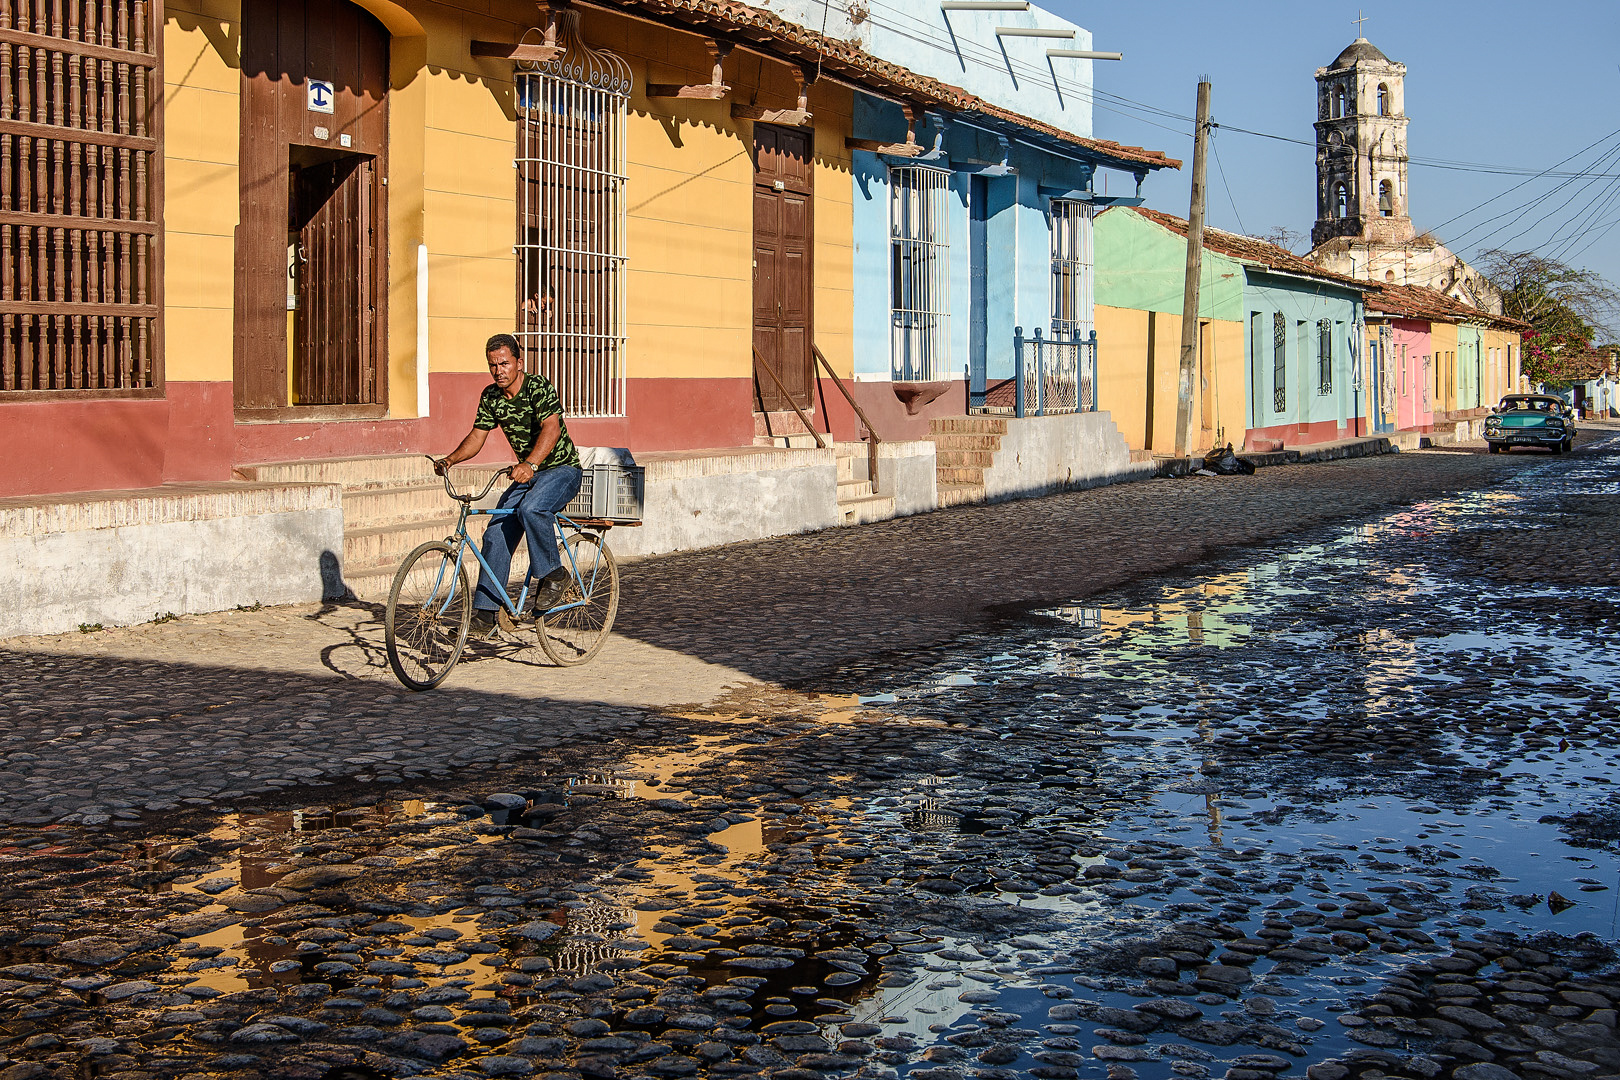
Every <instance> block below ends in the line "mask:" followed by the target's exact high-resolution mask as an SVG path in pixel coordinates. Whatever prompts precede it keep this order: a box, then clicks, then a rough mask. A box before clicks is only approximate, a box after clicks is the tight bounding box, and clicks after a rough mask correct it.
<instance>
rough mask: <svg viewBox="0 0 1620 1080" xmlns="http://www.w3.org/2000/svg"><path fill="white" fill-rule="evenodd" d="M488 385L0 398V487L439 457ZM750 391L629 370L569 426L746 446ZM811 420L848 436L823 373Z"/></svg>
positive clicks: (87, 485) (75, 485) (746, 382)
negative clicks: (596, 408)
mask: <svg viewBox="0 0 1620 1080" xmlns="http://www.w3.org/2000/svg"><path fill="white" fill-rule="evenodd" d="M488 384H489V376H488V375H486V374H484V373H483V372H445V373H440V374H435V375H431V376H430V377H429V380H428V389H429V395H430V409H429V415H428V416H426V417H422V418H419V419H402V420H390V419H380V420H281V421H247V422H239V421H238V420H237V419H236V415H235V409H234V406H233V395H232V387H231V384H230V383H228V382H170V383H169V384H168V386H167V388H166V397H165V398H163V399H158V400H146V401H116V400H114V401H105V400H103V401H72V400H68V401H43V402H18V403H15V404H0V445H3V446H4V447H5V449H6V451H7V456H8V459H9V460H8V464H7V467H6V468H5V469H4V470H0V496H18V495H51V494H61V493H66V492H74V491H108V490H122V489H128V488H143V487H153V486H156V485H158V484H162V483H169V482H176V481H188V480H194V481H211V480H227V479H229V478H230V476H231V470H232V469H233V468H235V467H237V466H240V465H251V464H258V463H262V462H269V461H306V460H312V459H318V458H335V457H362V456H368V455H374V454H414V453H431V454H447V453H449V452H450V451H451V450H453V449H455V447H456V444H457V443H458V442H460V441H461V438H462V436H463V435H465V434H466V433H467V431H468V429H469V428H471V427H472V420H473V413H474V412H475V410H476V408H477V404H478V395H479V393H480V392H481V391H482V390H483V388H484V387H485V386H487V385H488ZM886 392H887V388H886V386H885V393H886ZM753 395H754V389H753V381H752V380H751V379H631V380H629V382H628V384H627V386H626V399H625V404H626V412H627V414H628V415H626V416H623V417H608V418H600V419H587V418H576V419H572V420H569V421H568V429H569V433H570V434H571V435H572V436H573V438H574V441H575V442H576V443H578V444H579V445H581V446H626V447H629V448H630V449H631V451H632V452H646V451H652V450H702V449H710V448H719V447H732V446H749V445H752V444H753V441H754V415H753V413H754V407H755V402H754V396H753ZM889 400H890V402H893V396H892V395H890V396H889ZM864 404H865V402H864V400H863V405H864ZM896 404H897V403H896ZM868 411H869V412H870V411H872V410H871V408H870V407H869V410H868ZM903 411H904V410H901V412H902V413H903ZM958 411H960V410H958ZM812 420H813V422H814V423H815V426H816V428H817V430H818V431H822V432H826V431H827V430H829V424H830V430H831V432H832V435H833V437H834V438H835V439H839V440H846V441H847V440H853V439H854V438H855V437H856V434H855V430H856V423H855V416H854V413H853V412H852V411H851V410H850V408H849V405H848V404H847V403H846V402H845V401H844V398H843V395H842V394H840V393H838V390H837V387H835V386H833V385H832V384H831V383H830V381H828V380H823V381H822V385H821V386H820V387H819V388H818V393H817V396H816V399H815V401H814V407H813V415H812ZM873 422H874V423H876V424H877V425H878V431H879V433H880V434H881V435H882V436H883V437H884V438H886V439H888V438H897V437H899V436H897V435H894V434H891V428H893V427H894V425H887V426H886V425H885V422H884V421H880V420H878V418H877V416H876V415H874V416H873ZM924 426H925V427H926V423H925V424H924ZM476 460H479V461H505V460H511V448H510V447H509V446H507V444H506V442H505V440H503V439H499V438H496V439H491V440H490V441H489V443H488V444H486V446H485V448H484V452H483V453H482V454H480V455H479V456H478V458H477V459H476Z"/></svg>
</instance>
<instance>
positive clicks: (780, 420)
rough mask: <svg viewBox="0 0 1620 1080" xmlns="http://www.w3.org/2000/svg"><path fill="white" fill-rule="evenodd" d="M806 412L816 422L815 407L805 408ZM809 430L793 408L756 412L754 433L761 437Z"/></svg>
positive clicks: (801, 432) (802, 432)
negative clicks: (780, 410)
mask: <svg viewBox="0 0 1620 1080" xmlns="http://www.w3.org/2000/svg"><path fill="white" fill-rule="evenodd" d="M804 413H805V415H806V416H808V417H810V422H811V423H815V420H816V411H815V409H814V408H813V407H812V408H809V409H806V410H804ZM808 430H809V429H808V428H806V427H805V426H804V421H802V420H800V419H799V414H798V413H796V412H794V411H793V410H792V409H785V410H783V411H782V412H771V413H761V412H757V413H755V414H754V435H755V436H757V437H760V438H769V437H774V436H777V435H803V434H805V433H806V432H807V431H808Z"/></svg>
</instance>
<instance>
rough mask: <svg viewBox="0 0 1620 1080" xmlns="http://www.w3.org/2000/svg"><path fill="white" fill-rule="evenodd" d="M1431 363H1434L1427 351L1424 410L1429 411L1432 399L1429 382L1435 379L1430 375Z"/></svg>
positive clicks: (1424, 356) (1424, 358)
mask: <svg viewBox="0 0 1620 1080" xmlns="http://www.w3.org/2000/svg"><path fill="white" fill-rule="evenodd" d="M1431 364H1432V361H1431V360H1430V359H1429V355H1428V354H1427V353H1425V354H1424V355H1423V411H1424V412H1428V411H1429V401H1430V398H1429V383H1430V382H1432V381H1433V380H1432V379H1431V378H1430V376H1429V369H1430V365H1431Z"/></svg>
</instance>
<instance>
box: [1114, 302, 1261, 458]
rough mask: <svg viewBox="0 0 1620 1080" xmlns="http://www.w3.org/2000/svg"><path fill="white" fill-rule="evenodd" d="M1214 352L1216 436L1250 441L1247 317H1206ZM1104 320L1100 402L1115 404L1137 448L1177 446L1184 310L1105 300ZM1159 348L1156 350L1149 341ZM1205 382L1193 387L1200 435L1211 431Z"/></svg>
mask: <svg viewBox="0 0 1620 1080" xmlns="http://www.w3.org/2000/svg"><path fill="white" fill-rule="evenodd" d="M1202 321H1203V322H1204V323H1206V325H1207V329H1206V330H1205V331H1204V333H1205V334H1206V335H1207V337H1206V338H1205V339H1204V340H1208V341H1210V342H1211V343H1212V344H1213V348H1214V356H1213V357H1209V356H1205V357H1203V370H1204V371H1205V372H1206V373H1207V374H1208V375H1209V376H1210V377H1211V378H1210V392H1212V393H1213V394H1214V401H1213V402H1212V406H1213V408H1212V413H1213V417H1214V421H1215V428H1214V433H1213V441H1217V442H1219V443H1220V445H1223V446H1224V445H1225V444H1226V443H1228V442H1231V443H1234V444H1236V445H1238V446H1241V445H1242V444H1243V439H1244V435H1245V433H1246V427H1245V425H1246V424H1247V415H1248V413H1247V409H1246V406H1245V400H1244V379H1243V375H1244V352H1243V324H1242V323H1240V322H1235V321H1231V320H1227V319H1206V320H1202ZM1096 323H1097V342H1098V345H1097V384H1098V387H1097V404H1098V407H1099V408H1101V409H1106V410H1108V412H1109V414H1110V415H1111V416H1112V417H1113V420H1114V423H1115V425H1116V426H1117V427H1118V428H1119V430H1120V433H1121V434H1122V435H1124V436H1125V442H1126V443H1127V444H1128V445H1129V446H1130V447H1131V449H1133V450H1152V451H1154V452H1156V453H1170V452H1172V451H1174V449H1175V443H1176V393H1177V380H1178V377H1179V372H1180V363H1181V316H1180V315H1172V314H1168V313H1166V312H1162V311H1158V312H1155V311H1142V310H1139V309H1137V308H1116V307H1108V306H1106V305H1102V304H1099V305H1098V306H1097V308H1096ZM1150 341H1151V343H1152V355H1151V356H1150V355H1149V342H1150ZM1150 371H1151V377H1152V383H1153V385H1152V399H1151V405H1152V409H1151V411H1152V429H1151V430H1149V426H1148V414H1149V387H1148V380H1149V373H1150ZM1203 392H1204V391H1203V388H1202V387H1201V386H1199V385H1195V386H1194V387H1193V441H1194V442H1197V443H1200V446H1199V449H1207V448H1208V447H1207V446H1205V445H1202V444H1204V443H1209V442H1211V441H1212V438H1211V436H1207V435H1206V436H1204V437H1202V438H1201V437H1200V436H1201V433H1202V431H1203V429H1202V420H1203V396H1202V395H1203Z"/></svg>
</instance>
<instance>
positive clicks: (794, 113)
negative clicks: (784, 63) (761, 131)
mask: <svg viewBox="0 0 1620 1080" xmlns="http://www.w3.org/2000/svg"><path fill="white" fill-rule="evenodd" d="M791 70H792V72H793V81H794V82H796V83H798V85H799V100H798V102H797V104H795V105H794V107H793V108H791V109H767V108H764V107H763V106H760V105H733V106H732V107H731V115H732V118H733V119H737V120H755V121H758V122H759V123H762V124H782V125H783V126H785V127H809V126H810V120H811V116H810V87H812V86H814V85H815V82H816V76H815V74H814V73H812V72H807V71H805V70H804V69H803V68H801V67H799V66H798V65H797V64H794V65H792V67H791Z"/></svg>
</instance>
